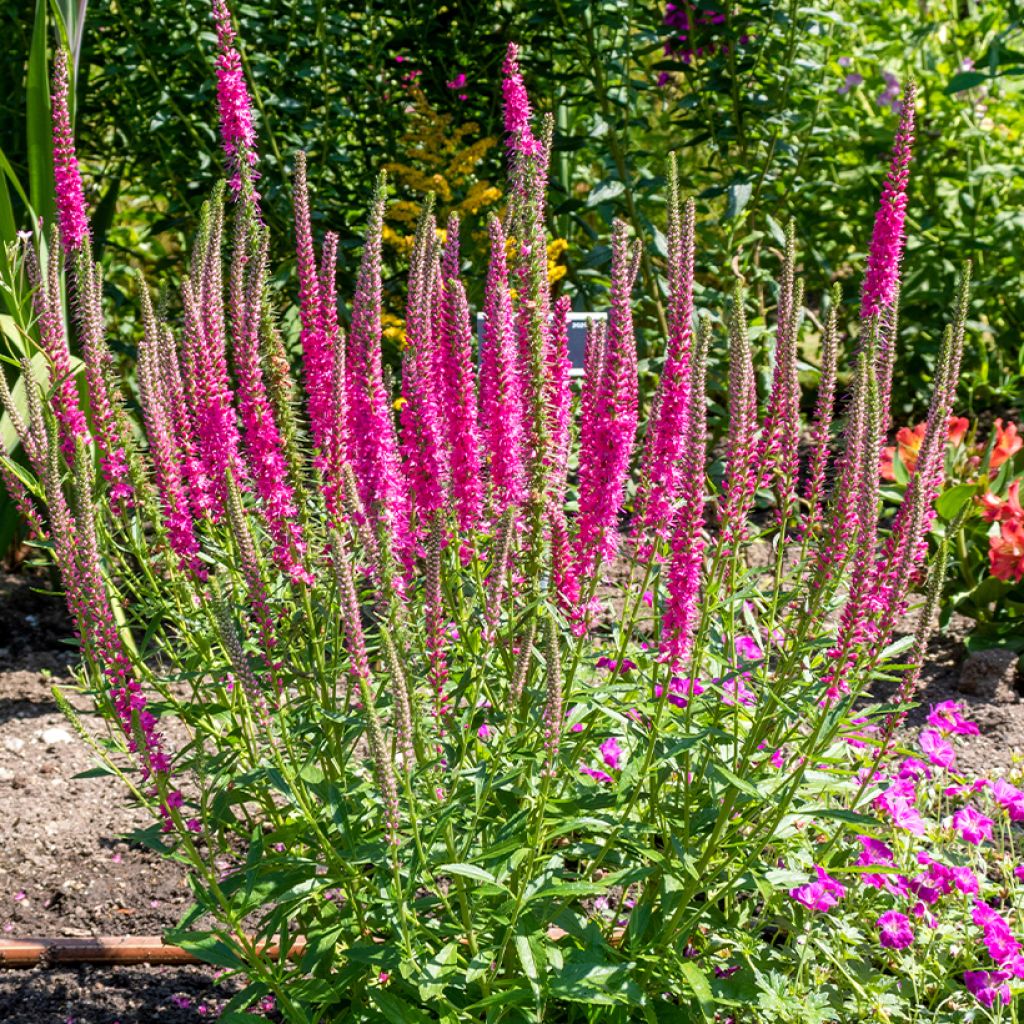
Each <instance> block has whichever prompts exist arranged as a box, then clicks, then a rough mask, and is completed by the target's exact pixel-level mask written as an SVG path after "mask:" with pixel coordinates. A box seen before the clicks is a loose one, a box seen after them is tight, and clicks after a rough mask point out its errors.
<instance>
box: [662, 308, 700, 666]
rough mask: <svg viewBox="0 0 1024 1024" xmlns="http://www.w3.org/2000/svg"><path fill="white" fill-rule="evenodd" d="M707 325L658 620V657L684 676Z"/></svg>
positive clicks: (696, 365)
mask: <svg viewBox="0 0 1024 1024" xmlns="http://www.w3.org/2000/svg"><path fill="white" fill-rule="evenodd" d="M709 336H710V325H709V323H708V322H707V321H704V322H703V323H702V324H701V327H700V330H699V332H698V336H697V344H696V346H695V348H694V349H693V365H692V373H691V378H690V381H689V393H688V395H687V403H688V408H687V409H686V410H685V413H684V415H685V422H686V436H685V438H684V444H683V451H682V457H681V465H680V470H679V477H678V494H679V508H678V511H677V512H676V513H675V517H674V520H673V526H674V529H673V533H672V540H671V556H670V560H669V566H668V574H667V576H668V582H667V587H666V589H667V594H666V598H665V611H664V616H663V620H662V641H661V656H662V659H663V660H664V661H666V662H667V663H668V664H669V666H670V668H671V670H672V671H673V672H682V671H683V670H684V669H685V667H686V660H687V658H688V657H689V654H690V648H691V645H692V642H693V633H694V628H695V626H696V621H697V609H698V601H699V598H700V587H701V572H702V569H703V565H704V497H705V485H704V480H705V474H706V466H705V463H706V461H707V398H706V394H705V362H706V359H707V349H708V339H709Z"/></svg>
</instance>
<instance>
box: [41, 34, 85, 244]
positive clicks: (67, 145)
mask: <svg viewBox="0 0 1024 1024" xmlns="http://www.w3.org/2000/svg"><path fill="white" fill-rule="evenodd" d="M70 85H71V83H70V73H69V69H68V55H67V51H66V50H65V49H64V47H63V46H61V47H58V49H57V52H56V53H55V54H54V58H53V88H52V92H51V94H50V111H51V115H52V119H53V177H54V184H55V186H56V192H57V221H58V224H59V225H60V240H61V244H62V245H63V246H64V249H65V250H66V251H67V253H68V254H69V255H74V254H75V253H76V252H77V251H78V250H79V249H80V248H82V246H83V245H85V244H86V243H87V242H88V240H89V218H88V217H87V216H86V213H85V193H84V191H83V190H82V175H81V172H80V171H79V169H78V158H77V156H76V155H75V134H74V132H73V131H72V128H71V112H70V110H69V107H68V96H69V90H70Z"/></svg>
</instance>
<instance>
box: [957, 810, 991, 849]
mask: <svg viewBox="0 0 1024 1024" xmlns="http://www.w3.org/2000/svg"><path fill="white" fill-rule="evenodd" d="M992 825H993V821H992V819H991V818H987V817H986V816H985V815H984V814H982V813H981V812H980V811H976V810H975V809H974V808H973V807H961V808H960V810H958V811H957V812H956V813H955V814H954V815H953V828H955V829H956V831H957V832H958V833H959V834H960V838H961V839H963V840H964V842H967V843H970V844H971V845H972V846H978V845H980V844H981V843H983V842H984V841H985V840H986V839H988V840H991V838H992Z"/></svg>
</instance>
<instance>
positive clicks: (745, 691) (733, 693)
mask: <svg viewBox="0 0 1024 1024" xmlns="http://www.w3.org/2000/svg"><path fill="white" fill-rule="evenodd" d="M744 678H747V679H749V678H750V677H749V675H747V673H744V674H743V675H742V676H730V677H729V678H728V679H723V680H722V703H723V704H728V705H729V706H730V707H731V706H733V705H736V704H742V705H743V707H746V708H749V707H753V706H754V705H755V704H756V703H757V694H756V693H754V691H753V690H751V689H750V688H749V687H748V686H747V685H746V684H745V683H744V682H743V680H744Z"/></svg>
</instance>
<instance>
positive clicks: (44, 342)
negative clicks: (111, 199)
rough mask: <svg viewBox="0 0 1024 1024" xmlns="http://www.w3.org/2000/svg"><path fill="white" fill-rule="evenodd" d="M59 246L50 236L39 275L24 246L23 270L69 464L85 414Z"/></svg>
mask: <svg viewBox="0 0 1024 1024" xmlns="http://www.w3.org/2000/svg"><path fill="white" fill-rule="evenodd" d="M60 266H61V246H60V242H59V241H58V240H57V238H56V236H55V235H54V237H53V241H52V244H51V245H50V252H49V259H48V261H47V266H46V275H45V277H44V276H43V272H42V269H41V267H40V265H39V256H38V254H37V253H36V250H35V247H34V246H33V245H32V244H31V243H30V242H28V241H26V243H25V267H26V269H27V270H28V279H29V283H30V284H31V285H32V288H33V292H32V306H33V308H34V309H35V313H36V326H37V329H38V331H39V341H40V345H41V347H42V350H43V352H44V353H45V355H46V358H47V360H48V362H49V364H50V368H51V376H52V378H53V384H54V388H53V397H52V399H51V403H52V406H53V411H54V415H55V416H56V417H57V425H58V427H59V429H60V446H61V450H62V451H63V452H64V455H65V457H66V458H67V459H68V461H69V462H70V461H71V460H73V459H74V456H75V447H76V445H77V443H78V441H79V440H82V441H88V440H89V428H88V425H87V424H86V420H85V413H84V412H82V409H81V406H80V405H79V404H78V387H77V385H76V384H75V377H74V374H73V372H72V369H71V350H70V349H69V347H68V337H67V333H66V330H65V327H64V313H63V310H62V308H61V290H60Z"/></svg>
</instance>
